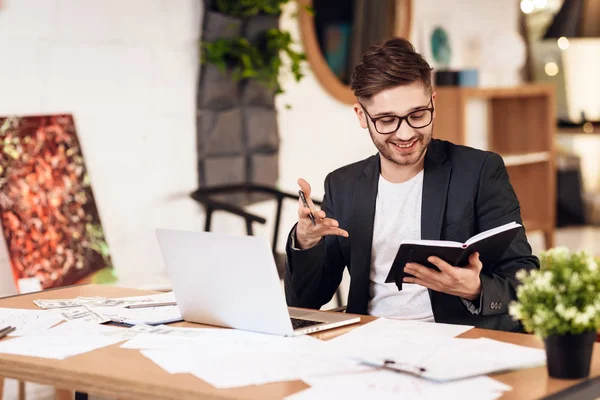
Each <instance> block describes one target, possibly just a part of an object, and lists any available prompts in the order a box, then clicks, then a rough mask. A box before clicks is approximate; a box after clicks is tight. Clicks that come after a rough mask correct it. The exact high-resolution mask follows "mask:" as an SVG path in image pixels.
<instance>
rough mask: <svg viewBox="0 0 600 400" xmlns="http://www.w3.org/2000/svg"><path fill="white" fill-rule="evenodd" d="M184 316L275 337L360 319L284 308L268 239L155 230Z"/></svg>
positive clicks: (209, 323)
mask: <svg viewBox="0 0 600 400" xmlns="http://www.w3.org/2000/svg"><path fill="white" fill-rule="evenodd" d="M156 235H157V237H158V242H159V245H160V249H161V252H162V254H163V258H164V261H165V264H166V267H167V273H168V275H169V279H170V280H171V284H172V287H173V294H174V295H175V299H176V301H177V305H178V306H179V310H180V312H181V315H182V317H183V319H184V320H186V321H189V322H196V323H200V324H207V325H214V326H221V327H228V328H235V329H241V330H247V331H253V332H260V333H268V334H273V335H280V336H298V335H304V334H307V333H312V332H318V331H322V330H325V329H331V328H337V327H340V326H344V325H349V324H354V323H357V322H360V317H357V316H351V315H347V314H344V313H334V312H330V313H323V312H315V311H311V310H305V309H299V308H293V307H287V304H286V301H285V296H284V292H283V288H282V285H281V282H280V280H279V276H278V274H277V267H276V265H275V259H274V258H273V253H272V250H271V247H270V244H269V242H268V241H267V240H266V239H265V238H263V237H257V236H231V235H225V234H219V233H214V232H188V231H179V230H170V229H157V230H156Z"/></svg>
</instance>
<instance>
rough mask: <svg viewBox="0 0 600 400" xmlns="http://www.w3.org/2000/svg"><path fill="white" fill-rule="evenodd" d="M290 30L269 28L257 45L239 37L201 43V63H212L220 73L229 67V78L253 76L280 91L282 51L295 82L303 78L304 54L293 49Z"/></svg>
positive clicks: (237, 78) (277, 91)
mask: <svg viewBox="0 0 600 400" xmlns="http://www.w3.org/2000/svg"><path fill="white" fill-rule="evenodd" d="M292 46H293V40H292V36H291V35H290V33H289V32H285V31H281V30H279V29H269V30H267V31H265V32H264V33H263V35H262V36H261V38H260V39H259V40H258V43H257V44H256V45H254V44H252V43H250V42H249V41H248V40H247V39H245V38H242V37H237V38H231V39H219V40H216V41H214V42H204V43H203V45H202V49H203V51H202V62H203V63H211V64H214V65H215V66H216V67H217V68H218V69H219V70H220V71H221V72H222V73H227V71H228V70H229V72H230V74H231V77H232V79H234V80H240V79H256V80H257V81H258V82H260V83H262V84H264V85H265V86H267V87H268V88H269V89H272V90H274V92H275V93H276V94H278V93H282V92H283V90H282V89H281V85H280V84H279V74H280V71H281V69H282V68H283V67H284V66H285V65H284V62H283V60H282V58H281V53H283V54H285V55H286V56H287V57H288V59H289V69H290V71H291V73H292V74H293V76H294V79H295V80H296V81H300V80H301V79H302V78H303V76H304V75H303V74H302V62H303V61H305V60H306V55H305V54H304V53H300V52H297V51H295V50H294V49H293V48H292Z"/></svg>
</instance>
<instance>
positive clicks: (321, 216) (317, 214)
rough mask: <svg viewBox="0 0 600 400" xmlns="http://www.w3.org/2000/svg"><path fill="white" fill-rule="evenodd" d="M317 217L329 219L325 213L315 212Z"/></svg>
mask: <svg viewBox="0 0 600 400" xmlns="http://www.w3.org/2000/svg"><path fill="white" fill-rule="evenodd" d="M315 216H316V217H319V218H321V219H325V217H327V214H325V211H317V212H315Z"/></svg>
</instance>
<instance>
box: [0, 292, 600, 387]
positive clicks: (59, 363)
mask: <svg viewBox="0 0 600 400" xmlns="http://www.w3.org/2000/svg"><path fill="white" fill-rule="evenodd" d="M148 293H151V292H148V291H141V290H134V289H122V288H116V287H110V286H100V285H84V286H73V287H69V288H65V289H60V290H52V291H47V292H43V293H34V294H29V295H23V296H15V297H7V298H4V299H0V307H12V308H29V309H36V308H37V307H36V306H35V305H34V304H33V301H32V300H33V299H38V298H46V299H52V298H54V299H59V298H72V297H77V296H106V297H124V296H135V295H143V294H148ZM373 319H374V318H373V317H364V318H363V321H362V322H361V324H366V323H368V322H370V321H372V320H373ZM174 326H200V325H196V324H190V323H185V322H181V323H177V324H174ZM356 326H357V325H354V326H351V327H343V328H339V329H335V330H330V331H324V332H321V333H318V334H316V336H317V337H318V338H320V339H323V340H327V339H330V338H332V337H335V336H338V335H341V334H343V333H345V332H348V331H349V330H351V329H353V328H354V327H356ZM124 329H125V328H124ZM461 337H466V338H477V337H488V338H491V339H496V340H502V341H505V342H510V343H515V344H520V345H525V346H531V347H538V348H541V347H543V343H542V342H541V341H539V340H538V339H536V338H535V337H534V336H531V335H524V334H516V333H505V332H496V331H489V330H484V329H472V330H470V331H468V332H466V333H464V334H463V335H461ZM119 345H120V344H115V345H113V346H109V347H105V348H102V349H98V350H96V351H93V352H90V353H86V354H81V355H78V356H75V357H71V358H67V359H66V360H49V359H43V358H33V357H22V356H15V355H9V354H0V376H4V377H8V378H15V379H19V380H23V381H29V382H37V383H41V384H47V385H52V386H54V387H56V388H58V389H68V390H77V391H80V392H87V393H92V394H99V395H108V396H115V397H118V398H119V399H199V398H201V399H281V398H283V397H285V396H287V395H289V394H292V393H294V392H297V391H299V390H301V389H304V388H306V387H307V385H306V384H305V383H304V382H301V381H293V382H280V383H272V384H267V385H262V386H250V387H244V388H236V389H228V390H217V389H215V388H213V387H212V386H210V385H208V384H207V383H204V382H203V381H201V380H200V379H198V378H195V377H193V376H192V375H189V374H176V375H170V374H168V373H167V372H165V371H163V370H162V369H161V368H159V367H158V366H156V365H155V364H154V363H153V362H152V361H150V360H148V359H147V358H145V357H144V356H142V355H141V354H140V353H139V351H138V350H132V349H121V348H120V347H119ZM595 346H596V347H595V351H594V359H593V364H592V373H591V376H592V377H593V376H597V375H599V374H600V343H596V345H595ZM493 377H494V378H495V379H497V380H499V381H501V382H504V383H506V384H508V385H510V386H512V388H513V390H512V391H511V392H507V394H506V395H505V396H504V397H503V398H504V399H534V398H540V397H543V396H545V395H548V394H551V393H554V392H557V391H559V390H561V389H564V388H566V387H568V386H571V385H574V384H575V383H577V382H578V381H562V380H556V379H549V378H548V375H547V373H546V368H545V367H539V368H532V369H527V370H520V371H516V372H510V373H504V374H496V375H493Z"/></svg>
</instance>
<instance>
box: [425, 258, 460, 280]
mask: <svg viewBox="0 0 600 400" xmlns="http://www.w3.org/2000/svg"><path fill="white" fill-rule="evenodd" d="M427 261H429V262H430V263H432V264H433V265H435V266H436V267H438V268H439V269H440V271H442V272H443V273H445V274H447V275H450V276H455V275H456V271H454V267H453V266H452V265H450V264H448V263H447V262H446V261H444V260H442V259H441V258H439V257H435V256H431V257H429V258H428V259H427Z"/></svg>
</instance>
